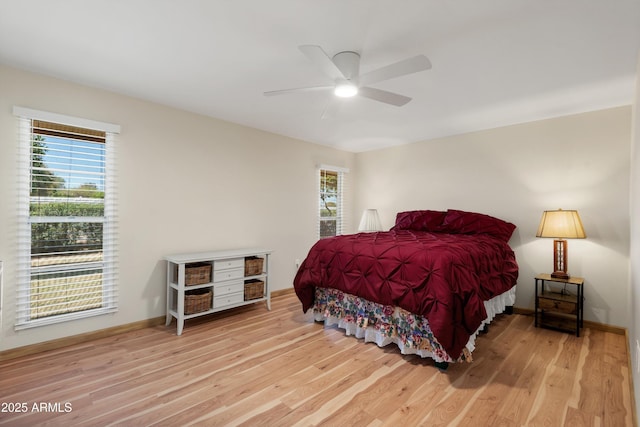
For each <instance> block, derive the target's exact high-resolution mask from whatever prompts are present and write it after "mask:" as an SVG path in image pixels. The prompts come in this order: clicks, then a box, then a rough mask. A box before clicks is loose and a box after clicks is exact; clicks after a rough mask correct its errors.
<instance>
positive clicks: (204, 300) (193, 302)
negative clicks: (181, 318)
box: [184, 288, 213, 314]
mask: <svg viewBox="0 0 640 427" xmlns="http://www.w3.org/2000/svg"><path fill="white" fill-rule="evenodd" d="M212 298H213V291H212V290H211V289H210V288H204V289H195V290H193V291H187V292H185V293H184V314H195V313H200V312H203V311H207V310H211V299H212Z"/></svg>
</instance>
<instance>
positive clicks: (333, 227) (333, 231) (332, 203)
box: [318, 165, 348, 239]
mask: <svg viewBox="0 0 640 427" xmlns="http://www.w3.org/2000/svg"><path fill="white" fill-rule="evenodd" d="M318 171H319V176H318V182H319V191H318V237H319V238H320V239H324V238H325V237H332V236H337V235H340V234H343V231H344V229H345V209H344V187H345V178H346V176H345V175H346V172H348V170H347V169H344V168H339V167H333V166H324V165H322V166H320V167H319V168H318Z"/></svg>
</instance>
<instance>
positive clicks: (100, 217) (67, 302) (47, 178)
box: [14, 107, 119, 329]
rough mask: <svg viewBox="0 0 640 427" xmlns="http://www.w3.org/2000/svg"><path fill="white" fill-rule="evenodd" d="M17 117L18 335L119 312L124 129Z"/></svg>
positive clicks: (24, 112) (33, 115) (36, 115)
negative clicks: (118, 139)
mask: <svg viewBox="0 0 640 427" xmlns="http://www.w3.org/2000/svg"><path fill="white" fill-rule="evenodd" d="M14 114H16V115H18V116H20V165H21V167H20V171H19V189H18V193H19V203H18V209H19V212H18V217H19V228H18V229H19V236H18V245H19V247H18V252H19V256H18V264H19V265H18V279H19V284H18V298H17V322H16V329H21V328H27V327H33V326H39V325H45V324H51V323H57V322H62V321H68V320H73V319H78V318H83V317H88V316H93V315H98V314H104V313H110V312H113V311H115V310H116V309H117V242H116V237H117V232H116V225H117V215H116V203H115V196H116V194H115V191H116V187H115V171H114V150H115V146H114V145H115V135H114V134H115V133H116V132H118V131H119V126H116V125H111V124H108V123H101V122H95V121H90V120H84V119H78V118H73V117H67V116H60V115H57V114H52V113H46V112H40V111H35V110H29V109H24V108H20V107H15V108H14Z"/></svg>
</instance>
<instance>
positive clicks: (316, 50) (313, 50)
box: [298, 44, 345, 81]
mask: <svg viewBox="0 0 640 427" xmlns="http://www.w3.org/2000/svg"><path fill="white" fill-rule="evenodd" d="M298 49H300V52H302V53H304V55H305V56H306V57H307V58H309V59H310V60H311V62H313V63H314V64H316V65H317V66H318V67H320V69H321V70H322V72H323V73H324V74H326V75H327V76H328V77H330V78H331V80H333V81H335V80H338V79H345V76H344V75H343V74H342V71H340V69H339V68H338V67H337V66H336V64H335V63H334V62H333V61H332V60H331V58H329V56H328V55H327V54H326V52H325V51H324V50H322V48H321V47H320V46H316V45H312V44H305V45H302V46H298Z"/></svg>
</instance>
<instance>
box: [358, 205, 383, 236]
mask: <svg viewBox="0 0 640 427" xmlns="http://www.w3.org/2000/svg"><path fill="white" fill-rule="evenodd" d="M358 231H360V232H363V233H368V232H372V231H382V223H381V222H380V217H379V216H378V210H377V209H365V210H364V212H362V218H361V219H360V225H359V226H358Z"/></svg>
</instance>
